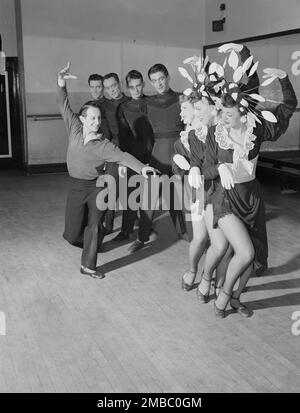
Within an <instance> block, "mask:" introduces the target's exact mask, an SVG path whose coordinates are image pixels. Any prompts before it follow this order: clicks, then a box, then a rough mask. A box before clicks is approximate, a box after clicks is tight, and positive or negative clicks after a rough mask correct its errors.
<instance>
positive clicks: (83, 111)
mask: <svg viewBox="0 0 300 413" xmlns="http://www.w3.org/2000/svg"><path fill="white" fill-rule="evenodd" d="M88 108H96V109H99V112H100V115H102V113H101V109H100V108H99V106H98V105H97V104H96V103H95V102H94V101H93V100H89V101H88V102H86V103H85V104H84V105H83V106H81V108H80V110H79V113H78V115H79V116H84V117H85V116H86V112H87V110H88Z"/></svg>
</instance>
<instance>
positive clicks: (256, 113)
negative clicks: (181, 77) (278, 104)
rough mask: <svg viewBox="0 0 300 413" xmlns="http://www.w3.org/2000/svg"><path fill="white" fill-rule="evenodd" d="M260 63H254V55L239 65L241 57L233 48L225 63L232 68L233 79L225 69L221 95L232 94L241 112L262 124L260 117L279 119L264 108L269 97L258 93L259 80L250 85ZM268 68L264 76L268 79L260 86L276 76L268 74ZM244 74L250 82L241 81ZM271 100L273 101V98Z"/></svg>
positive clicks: (275, 120)
mask: <svg viewBox="0 0 300 413" xmlns="http://www.w3.org/2000/svg"><path fill="white" fill-rule="evenodd" d="M258 64H259V62H258V61H257V62H255V63H253V56H250V57H248V59H247V60H246V61H245V62H244V63H242V64H241V65H239V57H238V55H237V53H236V52H235V51H234V50H233V51H232V52H231V53H230V55H229V57H228V59H227V58H226V59H225V62H224V64H223V68H224V69H226V68H227V67H228V66H229V68H230V69H232V75H231V79H228V77H230V76H229V75H226V74H227V72H226V74H225V71H224V74H223V76H224V77H223V82H222V85H221V97H222V96H224V95H229V96H231V98H232V99H233V100H234V101H235V102H236V104H237V107H238V110H239V112H240V113H241V114H242V115H246V116H247V117H248V116H250V117H251V118H252V119H253V120H254V121H255V122H258V123H260V124H261V120H260V119H265V120H267V121H269V122H273V123H276V122H277V119H276V117H275V116H274V114H273V113H272V112H270V111H268V110H264V105H263V103H264V102H267V101H268V99H266V98H264V97H263V96H261V95H260V94H259V93H258V86H259V85H258V82H257V85H255V87H251V86H249V85H250V84H251V82H250V81H249V80H251V79H250V78H251V77H253V76H254V74H256V71H257V67H258ZM214 65H218V64H217V63H213V64H212V65H211V66H213V67H212V70H213V69H214ZM267 70H268V69H265V70H264V72H265V73H266V74H265V75H264V76H263V77H266V78H267V79H266V80H265V81H264V82H263V83H262V84H261V85H260V86H267V85H269V84H270V83H271V82H273V80H274V79H275V78H276V77H274V76H272V75H271V74H268V72H267ZM243 76H246V77H247V78H248V83H247V84H246V85H245V84H243V83H240V81H241V79H242V77H243ZM248 86H249V87H248ZM247 87H248V88H247ZM269 101H270V102H271V100H269Z"/></svg>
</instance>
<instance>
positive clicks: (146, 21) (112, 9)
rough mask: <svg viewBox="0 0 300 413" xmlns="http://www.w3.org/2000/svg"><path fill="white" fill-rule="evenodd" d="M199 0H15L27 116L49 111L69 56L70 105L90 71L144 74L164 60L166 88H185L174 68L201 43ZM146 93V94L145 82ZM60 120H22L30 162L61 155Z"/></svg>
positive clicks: (79, 97)
mask: <svg viewBox="0 0 300 413" xmlns="http://www.w3.org/2000/svg"><path fill="white" fill-rule="evenodd" d="M0 1H1V0H0ZM204 4H205V0H185V1H184V2H183V1H182V0H150V1H149V0H85V1H82V0H51V1H50V0H21V6H22V23H23V42H24V69H25V89H26V109H27V115H32V114H55V113H57V112H58V108H57V106H56V99H55V85H56V73H57V71H58V70H59V69H60V68H62V67H64V65H65V64H66V62H68V61H70V62H71V64H72V66H71V68H72V71H73V72H74V73H75V74H76V75H77V76H78V80H77V81H74V82H72V83H71V82H70V84H69V91H70V98H71V99H70V101H71V104H72V107H73V109H74V110H78V109H79V107H80V106H81V104H82V103H83V102H84V101H85V100H86V99H88V98H89V95H88V91H87V89H88V88H87V78H88V75H89V74H91V73H94V72H98V73H100V74H105V73H107V72H111V71H114V72H117V73H119V75H120V77H121V78H122V79H123V78H124V76H125V75H126V73H127V72H128V71H129V70H131V69H137V70H140V71H141V72H142V73H143V74H144V76H145V78H146V72H147V69H148V68H149V67H150V66H151V65H153V64H154V63H158V62H161V63H164V64H165V65H166V66H167V67H168V69H169V71H170V75H171V87H173V88H174V89H176V90H182V89H184V88H186V86H187V85H186V83H185V82H184V80H183V79H182V78H181V76H180V75H179V73H178V71H177V67H178V65H180V64H181V62H182V60H184V58H186V57H188V56H190V55H193V54H195V53H196V52H197V53H199V51H200V50H202V46H203V44H204V41H203V40H204V17H205V16H204ZM145 92H146V93H150V92H151V87H150V85H149V83H147V84H146V88H145ZM62 131H63V129H62V127H61V124H60V122H59V121H56V120H55V121H41V122H33V121H32V120H30V119H28V121H27V132H28V133H27V135H28V136H27V140H28V163H29V164H37V163H58V162H63V161H64V159H65V151H66V145H65V137H62V139H60V138H59V136H60V135H61V134H62V133H65V132H62Z"/></svg>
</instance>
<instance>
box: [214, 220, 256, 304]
mask: <svg viewBox="0 0 300 413" xmlns="http://www.w3.org/2000/svg"><path fill="white" fill-rule="evenodd" d="M218 225H219V227H220V228H221V230H222V232H223V234H224V235H225V237H226V238H227V239H228V241H229V243H230V244H231V246H232V248H233V251H234V255H233V257H232V259H231V260H230V262H229V265H228V268H227V272H226V278H225V282H224V285H223V289H224V292H225V293H226V294H225V293H224V294H222V291H221V292H220V294H219V296H218V298H217V300H216V306H217V308H219V309H225V308H226V305H227V304H228V301H229V299H230V296H231V294H232V290H233V287H234V285H235V282H236V281H237V279H238V278H239V277H240V276H241V275H242V274H243V272H244V271H245V270H246V269H247V268H248V267H249V266H250V265H251V263H252V261H253V258H254V248H253V245H252V241H251V238H250V236H249V234H248V231H247V228H246V227H245V225H244V224H243V222H242V221H241V220H240V219H239V218H238V217H236V216H235V215H233V214H231V215H226V216H225V217H223V218H221V219H220V220H219V222H218ZM248 278H249V277H248Z"/></svg>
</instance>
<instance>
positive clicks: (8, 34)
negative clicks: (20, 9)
mask: <svg viewBox="0 0 300 413" xmlns="http://www.w3.org/2000/svg"><path fill="white" fill-rule="evenodd" d="M0 34H1V37H2V50H3V51H4V52H5V54H6V56H10V57H14V56H17V55H18V53H17V35H16V21H15V7H14V2H13V1H12V0H0Z"/></svg>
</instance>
